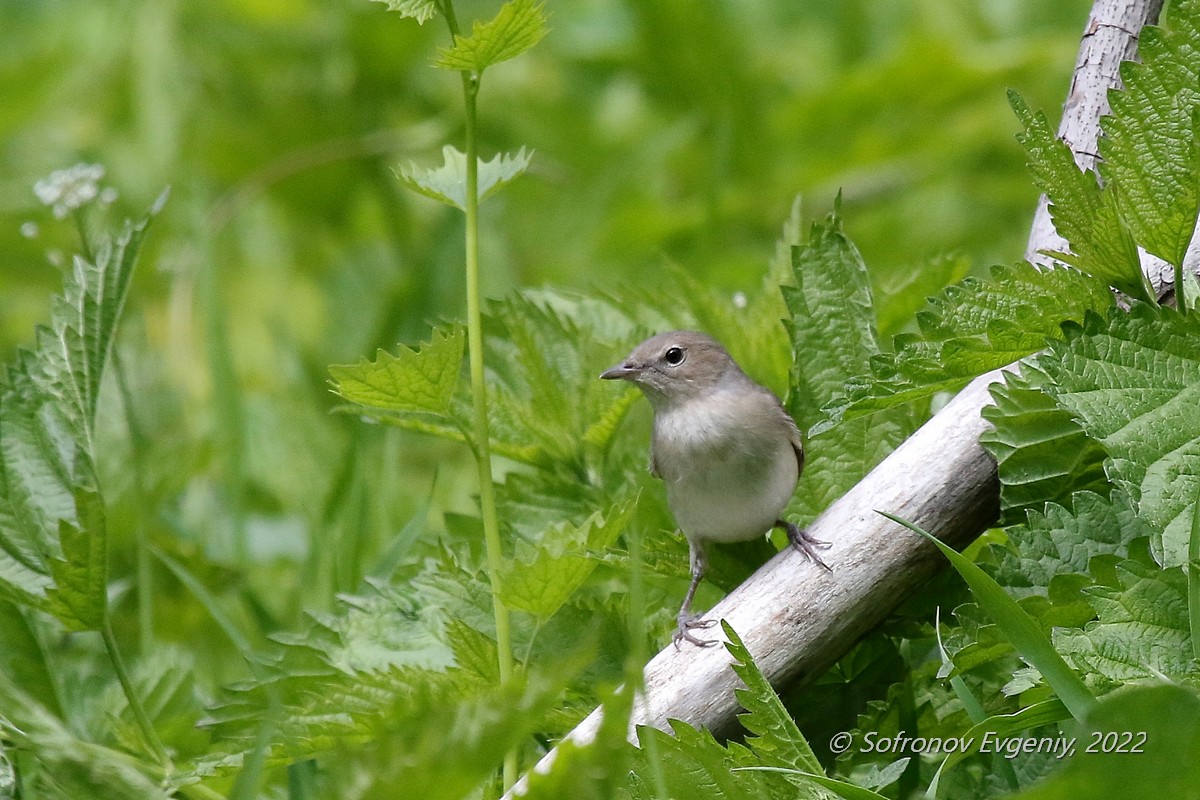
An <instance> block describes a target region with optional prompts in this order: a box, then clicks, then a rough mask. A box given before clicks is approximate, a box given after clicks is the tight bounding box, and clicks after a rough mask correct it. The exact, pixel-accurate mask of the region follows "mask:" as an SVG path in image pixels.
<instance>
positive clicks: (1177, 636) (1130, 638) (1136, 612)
mask: <svg viewBox="0 0 1200 800" xmlns="http://www.w3.org/2000/svg"><path fill="white" fill-rule="evenodd" d="M1116 574H1117V578H1118V580H1119V582H1120V585H1119V586H1116V587H1111V586H1093V587H1089V588H1088V589H1087V590H1086V591H1087V593H1088V594H1089V595H1090V597H1091V601H1092V604H1093V605H1094V606H1095V608H1096V614H1097V619H1096V621H1095V622H1092V623H1089V624H1088V625H1087V626H1085V627H1084V629H1083V630H1078V629H1068V628H1061V629H1058V630H1055V632H1054V646H1055V647H1056V648H1057V649H1058V651H1059V652H1060V653H1062V654H1063V657H1064V658H1066V659H1067V661H1068V662H1070V663H1071V664H1072V665H1073V666H1074V667H1075V668H1076V669H1078V670H1079V671H1081V672H1082V673H1084V674H1085V675H1089V676H1090V677H1093V678H1095V677H1098V678H1100V679H1103V680H1107V681H1111V682H1112V683H1116V684H1124V683H1129V682H1131V681H1137V680H1145V679H1153V678H1160V677H1161V676H1164V675H1165V676H1167V677H1168V678H1169V679H1171V680H1180V679H1190V678H1194V677H1195V676H1196V674H1197V665H1196V661H1195V659H1194V658H1193V655H1192V648H1191V632H1190V628H1189V624H1188V600H1187V578H1186V577H1185V576H1184V574H1183V570H1182V569H1180V568H1178V567H1175V568H1172V569H1159V568H1158V566H1157V565H1155V564H1145V563H1142V562H1140V561H1134V560H1128V561H1123V562H1121V563H1120V564H1118V565H1117V571H1116Z"/></svg>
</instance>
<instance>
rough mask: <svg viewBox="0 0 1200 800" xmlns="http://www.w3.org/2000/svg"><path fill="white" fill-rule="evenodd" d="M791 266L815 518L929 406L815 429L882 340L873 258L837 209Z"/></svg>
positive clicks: (804, 507)
mask: <svg viewBox="0 0 1200 800" xmlns="http://www.w3.org/2000/svg"><path fill="white" fill-rule="evenodd" d="M792 274H793V277H794V279H795V281H796V285H795V286H785V287H783V289H782V291H783V297H784V302H785V303H786V305H787V310H788V313H789V318H788V319H786V320H785V321H784V324H785V326H786V327H787V330H788V334H789V336H790V338H791V343H792V375H791V387H792V390H791V393H790V395H789V397H788V399H787V408H788V411H789V412H790V413H791V414H792V416H793V417H794V418H795V419H796V422H797V424H798V425H799V426H800V429H801V430H809V431H810V437H811V440H810V441H807V442H806V447H807V456H808V459H809V461H808V467H807V469H806V470H805V473H804V476H803V478H802V484H801V490H800V491H799V492H798V493H797V500H796V501H795V502H796V503H797V504H798V505H799V508H798V510H799V512H800V513H801V514H802V516H804V517H806V518H809V519H811V518H812V517H814V516H816V514H817V513H819V512H820V511H821V510H822V509H824V508H825V506H827V505H828V504H829V503H830V502H832V501H833V500H834V499H836V498H837V497H840V496H841V495H842V494H843V493H844V492H845V491H846V490H847V489H849V488H850V487H851V486H852V485H854V484H855V483H856V482H857V481H858V480H859V479H861V478H862V477H863V476H864V475H866V474H867V472H869V471H870V470H871V468H872V467H874V466H875V465H876V464H877V463H878V462H879V461H880V460H881V459H882V458H883V457H884V456H886V455H887V454H888V453H890V452H891V451H892V450H893V449H894V448H895V447H896V445H898V444H899V443H900V442H902V441H903V440H904V439H905V438H906V437H907V436H908V435H909V434H910V433H912V431H914V430H915V429H916V428H917V426H918V425H919V424H920V421H921V418H922V417H923V414H920V413H917V412H915V411H914V410H912V409H909V408H900V409H895V410H893V411H890V412H888V413H885V414H878V415H875V416H873V417H871V418H870V419H862V420H857V421H855V422H853V423H848V424H844V425H840V426H838V427H836V428H833V429H831V428H830V427H826V428H823V429H822V428H818V429H817V430H816V431H813V430H810V429H811V428H812V427H813V426H814V425H815V424H816V423H817V422H818V421H819V420H820V416H821V412H820V409H821V408H822V406H825V405H826V404H828V403H830V402H831V401H832V400H833V399H834V398H835V397H838V396H840V395H841V393H842V391H843V388H844V386H845V382H846V380H847V378H849V377H851V376H853V375H861V374H863V373H865V372H867V371H868V370H869V368H870V363H871V361H872V359H874V358H877V357H878V356H879V355H880V347H879V341H878V335H877V334H876V332H875V317H874V310H873V305H872V301H871V288H870V282H869V279H868V275H867V269H866V265H865V264H864V263H863V260H862V256H861V255H860V254H859V252H858V248H856V247H855V246H854V244H853V243H852V242H850V240H849V239H848V238H847V237H846V235H845V233H844V232H843V231H842V225H841V220H840V219H839V218H838V216H837V214H836V213H835V214H833V215H831V216H830V217H829V218H828V219H827V220H826V221H825V222H824V223H820V224H814V225H813V226H812V229H811V231H810V233H809V236H808V240H807V241H805V242H804V243H803V244H800V245H798V246H795V247H793V248H792ZM818 434H823V435H818Z"/></svg>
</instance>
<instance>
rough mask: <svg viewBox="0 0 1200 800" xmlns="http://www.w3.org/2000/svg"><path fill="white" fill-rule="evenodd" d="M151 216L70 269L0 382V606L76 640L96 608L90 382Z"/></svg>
mask: <svg viewBox="0 0 1200 800" xmlns="http://www.w3.org/2000/svg"><path fill="white" fill-rule="evenodd" d="M159 205H160V203H156V206H155V211H152V213H151V215H148V216H146V217H144V218H142V219H141V220H140V221H138V222H136V223H134V222H127V223H125V225H124V227H123V228H122V229H121V231H120V232H119V233H117V234H116V235H115V236H109V237H105V238H104V239H103V240H102V241H100V242H99V243H98V244H97V245H96V246H95V248H94V256H93V259H92V262H89V261H87V260H85V259H83V258H76V259H75V260H74V261H73V264H72V269H71V270H70V271H69V272H68V273H67V274H66V276H65V278H64V282H63V291H62V294H61V295H59V296H58V297H56V298H54V300H53V301H52V303H51V311H50V323H49V324H48V325H47V326H44V327H39V328H38V330H37V339H36V347H35V349H34V350H33V351H32V352H31V351H19V352H18V354H17V358H16V360H15V361H14V362H13V363H11V364H9V365H8V366H7V367H6V368H4V369H3V370H2V371H0V584H2V586H0V596H4V597H7V598H8V599H10V600H12V601H14V602H18V603H22V604H28V605H33V606H36V607H40V608H43V609H44V610H48V611H51V612H53V613H55V614H57V615H60V616H61V618H62V621H63V622H64V623H66V624H67V625H69V626H71V627H73V628H77V629H80V628H82V629H94V628H95V627H96V625H97V624H98V621H99V620H100V619H101V618H102V615H103V613H104V607H105V604H106V595H105V592H104V585H105V584H106V582H107V564H106V556H105V538H104V530H103V525H102V521H103V506H102V504H101V501H100V499H99V494H98V489H97V487H96V483H95V476H94V471H95V467H94V463H93V462H94V453H93V429H94V423H95V415H96V406H97V402H98V397H99V392H100V382H101V378H102V376H103V372H104V368H105V365H106V363H107V360H108V356H109V353H110V351H111V349H112V341H113V336H114V334H115V330H116V323H117V319H118V317H119V315H120V313H121V309H122V308H123V306H124V303H125V297H126V295H127V293H128V289H129V281H130V277H131V276H132V272H133V266H134V263H135V261H136V259H137V253H138V249H139V247H140V245H141V242H142V240H143V237H144V235H145V231H146V228H147V226H148V225H149V222H150V219H151V216H153V213H156V211H157V208H158V207H159ZM93 262H94V263H93ZM60 537H61V539H60ZM56 581H62V582H63V583H62V584H61V585H58V586H55V583H56Z"/></svg>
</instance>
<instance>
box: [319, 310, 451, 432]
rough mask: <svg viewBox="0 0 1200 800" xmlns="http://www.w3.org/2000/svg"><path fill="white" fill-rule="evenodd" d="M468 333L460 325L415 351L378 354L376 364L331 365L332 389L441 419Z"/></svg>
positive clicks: (389, 407)
mask: <svg viewBox="0 0 1200 800" xmlns="http://www.w3.org/2000/svg"><path fill="white" fill-rule="evenodd" d="M464 342H466V334H465V333H464V331H463V329H462V327H461V326H455V327H453V328H451V329H450V330H449V331H446V330H435V331H434V332H433V337H432V339H430V341H429V344H426V345H423V346H422V347H421V348H419V349H418V350H410V349H409V348H407V347H404V346H403V345H401V346H400V349H399V351H398V353H397V354H396V355H391V354H390V353H387V352H385V351H383V350H380V351H379V353H378V354H377V355H376V357H375V360H374V361H368V360H367V359H365V358H364V359H363V360H362V361H360V362H358V363H357V364H353V365H341V366H339V365H334V366H331V367H330V368H329V373H330V374H331V375H332V376H333V380H334V391H336V392H337V393H338V394H339V395H341V396H342V397H343V398H345V399H346V400H349V401H350V402H352V403H357V404H359V405H364V406H370V407H372V408H376V409H380V410H384V411H397V412H423V413H427V414H434V415H438V416H445V415H446V413H447V411H448V410H449V408H450V399H451V398H452V397H453V396H454V390H455V389H456V388H457V386H458V379H459V373H460V372H461V371H462V361H463V344H464Z"/></svg>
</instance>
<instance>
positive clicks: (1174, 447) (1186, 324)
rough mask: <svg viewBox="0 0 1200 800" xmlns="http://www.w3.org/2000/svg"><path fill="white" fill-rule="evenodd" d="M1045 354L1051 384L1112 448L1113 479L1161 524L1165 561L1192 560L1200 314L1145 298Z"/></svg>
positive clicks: (1199, 434)
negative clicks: (1155, 305) (1162, 306)
mask: <svg viewBox="0 0 1200 800" xmlns="http://www.w3.org/2000/svg"><path fill="white" fill-rule="evenodd" d="M1066 333H1067V338H1066V340H1064V341H1060V342H1054V343H1052V344H1051V346H1050V348H1049V349H1048V350H1047V351H1046V352H1045V353H1041V354H1039V355H1038V356H1036V357H1035V359H1034V360H1033V363H1034V365H1035V366H1036V368H1037V369H1038V370H1040V371H1041V372H1043V373H1045V374H1046V375H1047V376H1048V377H1049V379H1050V380H1049V381H1047V383H1046V385H1045V387H1044V389H1045V391H1046V392H1048V393H1049V394H1051V395H1052V396H1053V397H1054V399H1055V401H1056V402H1057V403H1058V404H1059V405H1060V406H1061V407H1062V408H1064V409H1066V410H1067V411H1068V412H1070V413H1071V414H1072V415H1073V416H1074V417H1075V418H1076V419H1078V420H1079V423H1080V424H1081V425H1082V426H1083V429H1084V430H1085V431H1086V432H1087V433H1088V435H1089V436H1091V437H1093V438H1095V439H1097V440H1098V441H1100V442H1101V443H1102V444H1103V445H1104V448H1105V450H1106V451H1107V453H1108V455H1109V460H1108V461H1107V462H1106V463H1105V469H1106V471H1107V473H1108V475H1109V478H1110V479H1111V480H1112V481H1113V482H1114V483H1116V484H1117V485H1118V486H1120V487H1122V488H1123V489H1124V490H1125V491H1127V492H1128V493H1129V495H1130V497H1132V498H1133V500H1134V501H1135V502H1136V503H1137V508H1138V512H1139V513H1140V514H1141V515H1142V516H1144V517H1145V518H1146V519H1147V520H1148V521H1149V522H1150V523H1151V525H1153V526H1154V527H1155V528H1156V529H1157V530H1159V531H1161V532H1162V533H1161V537H1156V539H1155V540H1154V544H1155V545H1156V546H1157V549H1158V550H1159V551H1160V553H1161V559H1162V562H1163V564H1164V566H1178V565H1181V564H1185V563H1187V553H1188V538H1189V535H1190V532H1191V518H1192V516H1191V515H1192V506H1193V503H1194V502H1195V498H1196V493H1197V490H1198V489H1200V319H1197V318H1196V317H1195V316H1194V315H1187V316H1181V315H1179V314H1178V313H1176V312H1175V311H1173V310H1171V309H1154V308H1152V307H1150V306H1147V305H1143V304H1135V305H1134V307H1133V308H1132V309H1131V310H1130V312H1129V313H1113V314H1111V315H1110V316H1109V317H1108V318H1107V319H1103V318H1101V317H1099V316H1096V315H1091V316H1089V317H1088V318H1087V319H1086V320H1085V321H1084V324H1083V326H1082V327H1079V326H1074V327H1069V328H1068V329H1067V331H1066Z"/></svg>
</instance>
